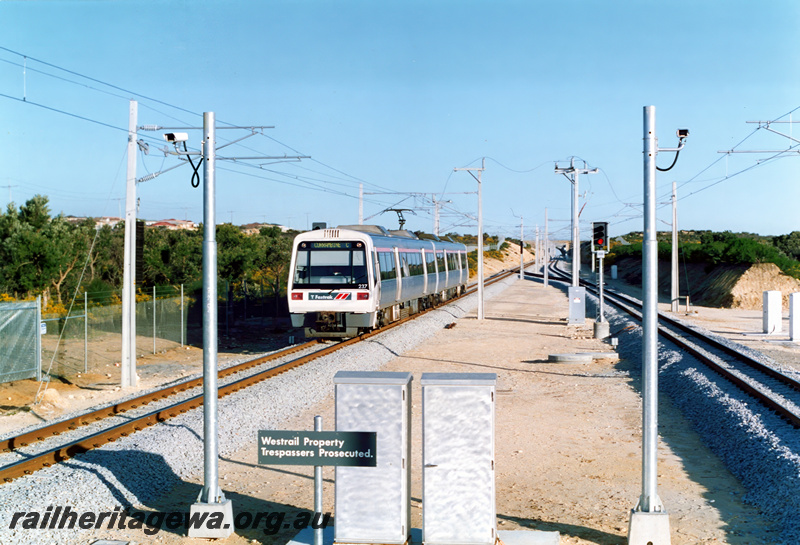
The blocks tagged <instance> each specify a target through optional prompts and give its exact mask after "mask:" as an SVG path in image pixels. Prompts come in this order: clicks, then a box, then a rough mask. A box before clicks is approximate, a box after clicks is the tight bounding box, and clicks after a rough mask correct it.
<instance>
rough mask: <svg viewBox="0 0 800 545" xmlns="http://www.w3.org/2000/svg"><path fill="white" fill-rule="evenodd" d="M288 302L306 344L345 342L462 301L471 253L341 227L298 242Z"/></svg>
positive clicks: (434, 241) (376, 229) (377, 230)
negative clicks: (312, 341)
mask: <svg viewBox="0 0 800 545" xmlns="http://www.w3.org/2000/svg"><path fill="white" fill-rule="evenodd" d="M289 267H290V268H289V280H288V285H287V298H288V301H289V314H290V316H291V319H292V326H293V327H295V328H303V329H304V332H305V335H306V337H307V338H321V339H344V338H350V337H355V336H358V335H360V334H362V333H365V332H368V331H371V330H373V329H376V328H379V327H382V326H384V325H387V324H389V323H392V322H395V321H397V320H400V319H402V318H405V317H407V316H409V315H412V314H415V313H417V312H420V311H422V310H425V309H427V308H431V307H433V306H436V305H438V304H440V303H442V302H444V301H447V300H450V299H452V298H454V297H457V296H459V295H460V294H461V293H463V292H464V291H465V289H466V285H467V280H468V278H469V268H468V265H467V247H466V246H465V245H463V244H459V243H455V242H452V241H449V240H441V239H439V238H438V237H434V236H432V235H428V236H427V237H424V238H420V237H418V236H416V235H415V234H413V233H411V232H409V231H405V230H398V231H389V230H387V229H385V228H384V227H381V226H379V225H342V226H339V227H336V228H325V229H317V230H313V231H307V232H305V233H301V234H299V235H297V237H295V239H294V244H293V245H292V258H291V262H290V265H289Z"/></svg>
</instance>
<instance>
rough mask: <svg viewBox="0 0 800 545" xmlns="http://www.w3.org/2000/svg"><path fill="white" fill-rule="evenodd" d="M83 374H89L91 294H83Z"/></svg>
mask: <svg viewBox="0 0 800 545" xmlns="http://www.w3.org/2000/svg"><path fill="white" fill-rule="evenodd" d="M83 372H84V373H88V372H89V294H88V293H86V292H83Z"/></svg>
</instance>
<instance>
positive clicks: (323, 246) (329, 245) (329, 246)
mask: <svg viewBox="0 0 800 545" xmlns="http://www.w3.org/2000/svg"><path fill="white" fill-rule="evenodd" d="M352 247H353V243H352V242H312V243H311V248H312V249H314V250H346V249H348V248H352Z"/></svg>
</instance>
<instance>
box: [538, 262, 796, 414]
mask: <svg viewBox="0 0 800 545" xmlns="http://www.w3.org/2000/svg"><path fill="white" fill-rule="evenodd" d="M550 271H551V274H552V275H553V276H555V277H556V279H557V280H559V279H560V280H561V281H568V277H567V275H566V273H564V272H563V271H561V270H559V269H558V268H555V267H552V266H551V268H550ZM581 285H583V286H584V287H585V288H586V289H587V291H590V292H591V293H593V294H594V295H599V290H598V288H597V286H596V285H595V284H593V283H591V282H587V281H585V280H581ZM603 291H604V297H605V300H606V302H608V303H611V304H613V305H614V306H616V307H617V308H620V309H621V310H623V311H624V312H626V313H627V314H629V315H631V316H633V317H634V318H636V319H638V320H641V311H642V303H641V302H640V301H639V300H638V299H635V298H633V297H630V296H628V295H625V294H622V293H619V292H616V291H614V290H609V289H608V288H605V289H604V290H603ZM658 322H659V326H658V332H659V335H661V336H662V337H663V338H665V339H668V340H669V341H671V342H673V343H674V344H676V345H677V346H679V347H680V348H681V349H683V350H685V351H687V352H688V353H690V354H692V355H693V356H694V357H695V358H697V359H698V360H699V361H701V362H702V363H703V364H705V365H706V366H708V367H709V368H710V369H711V370H712V371H714V372H715V373H716V374H718V375H719V376H721V377H723V378H724V379H726V380H728V381H729V382H731V383H732V384H734V385H735V386H736V387H737V388H739V389H740V390H742V391H743V392H744V393H746V394H747V395H748V396H750V397H751V398H753V399H754V400H756V401H757V402H758V403H759V404H761V405H762V406H764V407H766V408H768V409H769V410H771V411H773V412H775V413H776V414H777V415H779V416H780V417H781V418H783V419H784V420H785V421H787V422H788V423H790V424H791V425H792V426H794V427H795V428H800V381H798V380H797V379H795V378H794V377H791V376H789V375H786V374H784V373H782V372H780V371H779V370H777V369H775V368H773V367H771V366H769V365H766V364H765V363H763V362H762V361H759V360H758V359H756V358H754V357H752V356H750V355H748V354H746V353H743V352H741V351H739V350H737V349H736V348H734V347H731V346H729V345H727V344H724V343H722V342H720V341H718V340H717V339H714V338H712V337H709V336H707V335H705V334H703V333H702V332H699V331H697V330H695V329H694V328H692V327H691V326H689V325H687V324H685V323H683V322H681V321H679V320H676V319H674V318H672V317H670V316H667V315H665V314H663V313H659V314H658Z"/></svg>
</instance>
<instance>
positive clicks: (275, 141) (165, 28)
mask: <svg viewBox="0 0 800 545" xmlns="http://www.w3.org/2000/svg"><path fill="white" fill-rule="evenodd" d="M797 28H800V3H798V2H797V1H796V0H767V1H763V2H757V3H755V2H745V1H737V0H733V1H731V0H727V1H683V0H679V1H675V2H654V1H630V2H593V1H578V0H565V1H534V0H528V1H516V2H514V1H503V0H500V1H488V0H487V1H463V0H462V1H458V2H456V1H426V2H422V1H414V0H411V1H408V0H407V1H403V2H399V1H393V0H389V1H381V2H375V1H362V2H352V1H336V2H334V1H302V0H299V1H298V0H294V1H272V0H268V1H259V2H256V1H247V2H245V1H226V2H220V1H208V2H192V1H186V0H170V1H148V0H136V1H127V0H123V1H43V0H39V1H7V0H6V1H0V36H2V38H0V47H2V48H4V49H0V112H2V115H1V116H0V119H2V126H1V127H0V165H2V167H0V205H2V206H3V207H5V205H6V203H7V201H8V194H9V191H10V193H11V195H12V198H13V201H15V202H16V203H17V204H20V203H23V202H24V201H25V200H27V199H29V198H30V197H31V196H33V195H34V194H36V193H41V194H45V195H48V196H49V197H50V201H51V208H52V210H53V212H54V213H59V212H63V213H64V214H66V215H92V216H103V215H111V216H116V215H119V211H120V209H121V210H122V211H123V213H124V201H121V200H120V199H122V198H124V196H125V149H126V140H127V135H126V133H125V130H126V129H127V123H128V100H129V99H131V98H133V99H136V100H138V101H139V120H138V124H139V125H156V124H157V125H162V126H175V125H188V126H201V125H202V112H204V111H213V112H215V113H216V116H217V119H218V121H219V124H220V125H223V124H226V123H227V124H232V125H274V126H275V128H274V129H269V130H265V131H264V134H265V135H260V134H259V135H256V136H254V137H252V138H250V139H248V140H246V141H244V142H242V145H239V144H236V145H232V146H230V147H228V148H226V150H225V154H226V155H238V156H252V155H267V156H282V155H285V154H286V155H297V154H302V155H310V156H311V159H306V160H303V161H302V162H299V163H296V162H295V163H278V164H264V163H266V161H249V162H246V164H243V163H237V164H232V163H222V162H220V163H219V164H218V171H217V183H218V191H217V200H218V203H217V204H218V206H217V219H218V221H219V222H228V221H231V220H232V221H233V223H235V224H242V223H247V222H253V221H271V222H276V223H281V224H289V225H291V226H292V227H295V228H306V226H307V225H308V224H309V223H310V222H314V221H325V222H327V223H328V224H331V225H338V224H348V223H356V222H357V219H358V186H359V183H363V184H364V191H365V192H366V193H371V194H369V195H367V196H366V197H365V203H364V215H365V217H367V218H370V217H371V219H369V220H367V222H370V223H379V224H383V225H386V226H388V227H390V228H396V226H397V218H396V215H395V214H394V213H392V212H386V213H383V214H381V211H383V210H385V209H387V208H391V207H395V208H398V207H399V208H413V209H415V211H416V214H413V213H406V214H405V216H406V219H407V220H408V223H407V227H409V228H411V229H422V230H426V231H431V230H432V225H433V215H432V211H431V208H430V201H427V200H424V199H423V198H421V197H416V198H414V197H410V196H408V195H399V194H383V195H376V194H375V193H408V192H416V193H428V194H435V195H437V198H439V199H441V200H450V201H452V202H451V203H448V204H446V205H445V211H444V212H443V217H442V220H441V221H442V223H441V226H442V229H443V230H445V231H449V230H453V231H457V232H474V231H475V222H474V220H471V219H469V218H468V217H467V216H466V215H465V214H472V215H475V214H476V210H477V200H476V196H475V195H472V194H461V193H462V192H471V191H475V190H476V187H477V184H476V182H475V181H474V180H473V179H472V177H471V176H470V175H469V174H467V173H466V172H453V169H454V168H455V167H477V166H479V165H480V161H481V158H482V157H486V170H485V172H484V173H483V196H484V218H485V224H486V228H485V230H486V231H488V232H492V233H500V234H505V235H514V236H518V233H519V227H518V225H519V219H518V218H515V217H514V216H513V215H512V209H513V212H514V213H515V214H516V215H517V216H519V215H522V216H523V217H524V222H525V227H526V229H525V233H526V238H529V237H532V236H533V234H534V228H535V226H536V225H538V226H539V227H540V228H541V229H542V230H543V228H544V209H545V207H547V208H548V209H549V216H550V218H551V220H553V221H551V224H550V231H551V232H554V233H555V234H556V236H560V237H564V238H565V237H566V236H567V233H566V231H565V230H564V228H565V227H566V225H567V221H565V220H569V216H570V199H571V186H570V184H569V182H568V181H567V180H566V179H565V178H564V177H563V176H561V175H556V174H554V172H553V169H554V166H555V162H556V161H561V162H562V164H565V163H566V162H567V161H568V160H569V158H570V157H572V156H574V157H577V158H579V161H580V163H579V164H581V165H582V164H583V161H586V162H587V163H588V165H589V166H590V167H598V168H600V169H601V172H600V173H598V174H595V175H591V176H583V177H581V183H580V190H581V193H582V194H583V193H584V192H585V195H583V196H582V198H581V202H580V204H581V206H582V207H583V212H582V214H581V220H582V223H583V227H582V231H583V234H584V237H585V236H586V233H588V222H591V221H609V222H610V224H611V227H610V229H611V233H612V234H622V233H627V232H629V231H634V230H641V229H642V220H641V201H642V153H641V151H642V108H643V107H644V106H646V105H655V106H656V109H657V118H656V122H657V132H658V136H659V140H660V141H659V144H660V145H661V147H673V146H674V145H675V144H676V142H677V139H676V137H675V129H677V128H679V127H681V128H683V127H687V128H689V129H690V130H691V136H690V138H689V140H688V143H687V146H686V148H685V150H684V151H683V152H682V153H681V156H680V158H679V160H678V163H677V165H676V166H675V168H674V169H673V170H671V171H669V172H665V173H659V178H658V182H659V190H658V192H659V195H660V199H659V201H660V202H667V201H668V196H669V192H670V187H671V183H672V182H673V181H675V182H678V186H679V190H678V191H679V198H680V201H679V225H680V227H681V228H684V229H714V230H726V229H729V230H733V231H750V232H757V233H760V234H783V233H788V232H790V231H794V230H800V219H798V218H800V215H798V214H797V212H796V210H797V203H798V202H800V156H799V155H798V154H797V153H796V150H795V153H793V154H792V153H790V154H784V156H782V157H780V158H775V159H772V160H770V161H763V160H765V159H770V158H771V157H773V155H774V154H767V153H765V154H732V155H724V154H719V153H717V152H718V151H719V150H727V149H731V148H733V147H734V146H736V145H737V144H739V143H740V142H741V141H742V140H744V142H742V143H741V144H739V146H738V147H737V148H736V149H737V150H777V149H786V148H788V147H789V146H791V145H793V144H797V142H794V141H792V140H790V139H789V138H786V137H782V136H780V135H777V134H774V133H770V132H769V131H767V130H765V129H758V126H757V125H753V124H747V123H746V122H747V121H752V120H776V119H780V120H784V121H788V120H789V119H790V115H789V113H790V112H793V113H792V114H791V118H792V119H793V120H797V121H800V110H797V111H796V110H795V109H796V108H798V107H800V92H798V91H800V55H798V53H797ZM25 57H27V59H26V58H25ZM41 61H44V62H45V63H48V64H49V65H47V64H43V62H41ZM61 69H66V70H69V71H70V72H66V71H64V70H61ZM83 76H88V77H89V78H92V79H91V80H90V79H86V78H85V77H83ZM112 86H113V87H112ZM23 99H24V101H23ZM48 108H49V109H48ZM54 110H58V111H54ZM61 112H66V113H61ZM66 114H71V115H66ZM74 116H79V117H81V118H84V119H79V118H78V117H74ZM792 126H796V127H797V129H796V130H794V132H793V134H792V136H793V137H794V138H799V139H800V124H795V125H790V124H781V125H773V126H772V127H773V128H774V129H776V130H780V131H781V132H784V133H786V134H787V135H789V134H790V131H791V127H792ZM244 134H245V133H240V132H237V131H233V130H225V131H219V137H220V138H221V139H228V140H230V139H233V138H235V137H238V136H243V135H244ZM234 135H236V136H234ZM140 138H144V139H146V140H147V141H148V142H149V143H150V149H151V152H150V155H147V156H144V155H140V157H139V159H138V163H137V177H142V176H144V175H146V174H147V173H148V172H158V171H160V170H162V169H164V168H168V167H170V166H172V165H174V164H177V163H176V161H177V160H176V159H175V158H174V157H168V158H165V157H164V155H163V154H162V153H159V152H158V151H157V148H159V147H163V145H164V144H163V143H162V142H159V139H160V138H161V133H160V132H142V133H140ZM199 141H200V132H199V131H195V132H192V133H191V134H190V142H189V145H190V147H194V148H195V149H197V148H198V147H199ZM671 161H672V155H671V154H666V153H665V154H662V155H661V156H660V158H659V165H660V166H667V165H668V164H669V163H670V162H671ZM759 161H762V162H759ZM746 169H747V170H746ZM743 170H744V171H745V172H742V173H740V174H738V173H739V172H741V171H743ZM190 176H191V172H190V169H189V167H188V166H184V167H180V168H178V169H176V170H174V171H172V172H169V173H166V174H164V175H163V176H160V177H159V178H157V179H156V180H152V181H149V182H144V183H141V184H139V187H138V195H139V197H140V199H141V203H140V211H139V216H140V217H143V218H147V219H164V218H180V219H183V218H188V219H192V220H195V221H200V220H201V219H202V206H203V204H202V192H201V190H199V189H193V188H191V185H190ZM8 186H11V187H8ZM447 193H451V194H450V195H447ZM659 215H660V219H661V220H663V221H661V222H659V229H664V230H668V229H669V228H670V227H669V225H668V222H670V221H671V211H670V209H669V207H667V206H662V207H661V208H660V211H659Z"/></svg>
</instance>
